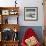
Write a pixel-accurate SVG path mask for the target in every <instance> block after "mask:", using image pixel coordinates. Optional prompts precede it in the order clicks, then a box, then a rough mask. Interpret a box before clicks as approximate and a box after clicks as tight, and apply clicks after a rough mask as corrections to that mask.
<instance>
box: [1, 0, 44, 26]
mask: <svg viewBox="0 0 46 46" xmlns="http://www.w3.org/2000/svg"><path fill="white" fill-rule="evenodd" d="M14 1H15V0H0V6H2V7H4V6H5V7H7V6H14V5H15V3H14ZM17 2H18V5H17V6H19V7H20V9H19V15H20V16H19V24H20V25H21V26H43V17H44V15H43V6H42V2H43V1H42V0H21V1H20V0H17ZM24 7H38V21H24Z"/></svg>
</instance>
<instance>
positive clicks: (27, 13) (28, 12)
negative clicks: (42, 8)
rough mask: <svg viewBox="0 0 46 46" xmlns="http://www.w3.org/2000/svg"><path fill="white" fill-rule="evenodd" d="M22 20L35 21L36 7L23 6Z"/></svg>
mask: <svg viewBox="0 0 46 46" xmlns="http://www.w3.org/2000/svg"><path fill="white" fill-rule="evenodd" d="M24 20H25V21H37V20H38V7H24Z"/></svg>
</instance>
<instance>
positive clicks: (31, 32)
mask: <svg viewBox="0 0 46 46" xmlns="http://www.w3.org/2000/svg"><path fill="white" fill-rule="evenodd" d="M32 36H34V37H35V38H36V39H37V35H36V33H35V32H34V31H33V29H32V28H29V29H27V30H26V32H25V34H24V37H23V38H22V42H21V46H27V44H26V43H25V40H26V39H28V38H30V37H32ZM37 41H38V40H37ZM35 46H41V44H40V42H39V41H38V42H37V44H36V45H35Z"/></svg>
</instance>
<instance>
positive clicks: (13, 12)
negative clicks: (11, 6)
mask: <svg viewBox="0 0 46 46" xmlns="http://www.w3.org/2000/svg"><path fill="white" fill-rule="evenodd" d="M17 13H18V12H17V11H15V10H10V12H9V14H10V15H16V14H17Z"/></svg>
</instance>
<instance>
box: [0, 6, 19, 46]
mask: <svg viewBox="0 0 46 46" xmlns="http://www.w3.org/2000/svg"><path fill="white" fill-rule="evenodd" d="M9 16H14V17H16V16H17V18H16V20H17V24H9V23H8V18H7V17H9ZM18 16H19V7H0V20H1V24H0V32H1V41H0V46H18V42H19V41H18V39H17V41H16V39H15V41H13V39H14V37H15V34H14V33H18V31H19V29H20V26H19V24H18ZM5 18H6V19H5ZM4 29H11V30H10V31H14V33H13V34H14V37H13V39H10V40H9V41H5V40H4V39H2V38H3V37H2V33H3V31H4ZM13 34H12V35H13ZM3 35H4V34H3ZM7 35H8V34H7ZM10 36H11V35H10ZM16 37H17V38H18V36H17V34H16ZM11 38H12V37H11Z"/></svg>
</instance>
